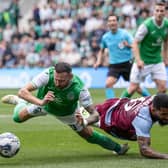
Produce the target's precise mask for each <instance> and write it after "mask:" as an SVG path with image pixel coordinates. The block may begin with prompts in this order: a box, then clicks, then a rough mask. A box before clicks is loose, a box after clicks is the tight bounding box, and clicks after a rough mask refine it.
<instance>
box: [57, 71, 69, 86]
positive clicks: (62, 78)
mask: <svg viewBox="0 0 168 168" xmlns="http://www.w3.org/2000/svg"><path fill="white" fill-rule="evenodd" d="M71 79H72V74H71V73H67V72H62V73H57V72H55V76H54V82H55V85H56V86H57V87H58V88H60V89H63V88H65V87H67V86H68V85H69V83H70V80H71Z"/></svg>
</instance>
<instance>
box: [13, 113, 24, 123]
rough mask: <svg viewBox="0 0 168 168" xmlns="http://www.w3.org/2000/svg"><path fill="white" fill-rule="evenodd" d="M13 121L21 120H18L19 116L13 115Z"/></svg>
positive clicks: (18, 121)
mask: <svg viewBox="0 0 168 168" xmlns="http://www.w3.org/2000/svg"><path fill="white" fill-rule="evenodd" d="M13 121H15V122H16V123H21V122H23V121H22V120H20V118H19V117H18V116H16V115H13Z"/></svg>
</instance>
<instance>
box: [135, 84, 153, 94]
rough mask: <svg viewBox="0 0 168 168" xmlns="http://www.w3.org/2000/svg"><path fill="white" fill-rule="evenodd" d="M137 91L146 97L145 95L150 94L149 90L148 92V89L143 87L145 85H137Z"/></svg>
mask: <svg viewBox="0 0 168 168" xmlns="http://www.w3.org/2000/svg"><path fill="white" fill-rule="evenodd" d="M137 92H138V93H139V94H140V95H142V96H143V97H146V96H150V95H151V94H150V92H149V90H148V89H147V88H145V87H142V86H139V87H138V88H137Z"/></svg>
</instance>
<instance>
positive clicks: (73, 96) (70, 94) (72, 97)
mask: <svg viewBox="0 0 168 168" xmlns="http://www.w3.org/2000/svg"><path fill="white" fill-rule="evenodd" d="M74 98H75V95H74V93H73V92H69V93H68V94H67V99H68V100H73V99H74Z"/></svg>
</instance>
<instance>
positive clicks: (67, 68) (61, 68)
mask: <svg viewBox="0 0 168 168" xmlns="http://www.w3.org/2000/svg"><path fill="white" fill-rule="evenodd" d="M54 67H55V71H56V72H58V73H62V72H67V73H71V72H72V68H71V65H70V64H68V63H66V62H59V63H57V64H55V66H54Z"/></svg>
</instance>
